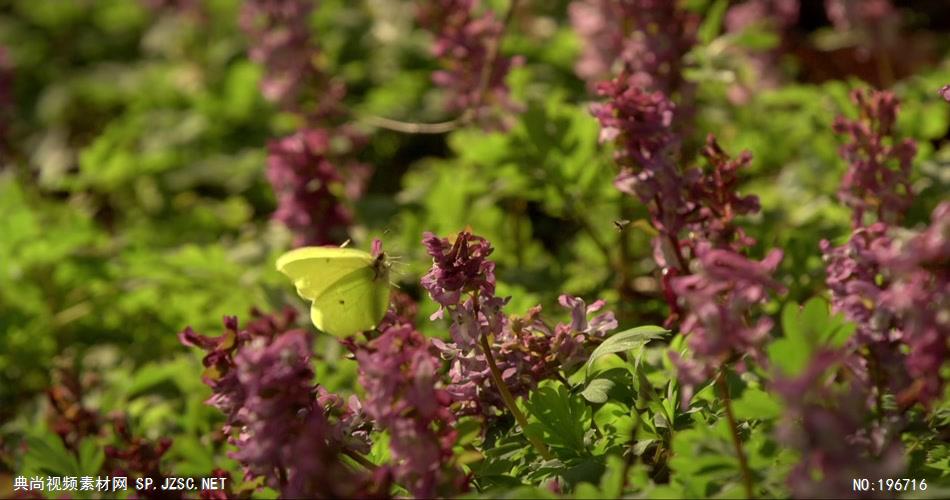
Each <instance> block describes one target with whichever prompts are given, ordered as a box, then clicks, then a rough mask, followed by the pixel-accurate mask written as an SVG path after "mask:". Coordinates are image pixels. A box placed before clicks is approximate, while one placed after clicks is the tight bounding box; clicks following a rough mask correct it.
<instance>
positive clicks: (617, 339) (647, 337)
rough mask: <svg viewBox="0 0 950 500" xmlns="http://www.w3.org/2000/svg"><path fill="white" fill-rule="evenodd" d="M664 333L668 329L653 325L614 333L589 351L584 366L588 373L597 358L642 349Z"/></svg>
mask: <svg viewBox="0 0 950 500" xmlns="http://www.w3.org/2000/svg"><path fill="white" fill-rule="evenodd" d="M664 333H668V330H666V329H664V328H662V327H659V326H654V325H646V326H638V327H636V328H631V329H630V330H626V331H623V332H620V333H615V334H613V335H611V336H610V337H608V338H607V340H605V341H604V342H603V343H602V344H600V345H599V346H597V348H596V349H594V352H592V353H591V355H590V359H588V360H587V363H586V364H585V365H584V368H585V370H587V373H588V375H589V374H590V366H591V364H592V363H593V362H594V361H595V360H596V359H597V358H599V357H601V356H606V355H608V354H615V353H618V352H626V351H630V350H633V349H642V348H643V346H645V345H646V344H647V342H650V341H651V340H656V339H659V338H661V337H662V336H663V334H664Z"/></svg>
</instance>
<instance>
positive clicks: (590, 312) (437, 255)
mask: <svg viewBox="0 0 950 500" xmlns="http://www.w3.org/2000/svg"><path fill="white" fill-rule="evenodd" d="M423 241H424V243H425V246H426V248H427V249H428V252H429V255H431V256H432V261H433V265H432V269H431V270H430V271H429V273H428V274H426V276H425V277H424V278H423V280H422V283H423V287H424V288H426V290H427V291H428V292H429V295H430V296H431V297H432V298H433V299H434V300H435V301H436V302H438V303H439V304H440V306H441V307H440V310H439V311H438V312H436V313H435V314H434V315H433V316H432V319H437V318H440V317H442V316H444V314H445V313H446V312H447V313H448V314H449V317H450V319H451V326H450V332H451V334H452V341H450V342H443V341H441V340H433V344H434V345H435V346H436V347H437V348H438V349H439V351H440V352H441V353H442V356H443V357H444V358H446V359H448V360H449V361H450V363H451V366H450V368H449V379H450V384H449V386H448V387H447V390H448V392H449V393H450V394H451V395H452V397H453V399H454V400H455V401H456V402H457V408H458V411H459V412H461V413H465V414H473V413H480V414H484V415H491V414H492V413H493V411H494V409H498V408H503V407H504V402H503V400H502V398H501V395H500V394H499V393H498V391H497V389H496V388H495V387H494V386H493V385H492V380H491V372H490V367H489V364H488V360H487V359H486V357H485V353H483V352H481V351H480V350H479V349H478V347H477V344H478V341H479V339H480V338H481V336H483V335H485V336H490V338H491V339H492V342H491V355H492V357H493V359H494V361H495V363H496V365H497V367H498V370H499V371H500V372H501V379H502V382H503V383H504V384H505V386H506V387H507V388H508V389H509V391H510V392H511V393H512V395H514V396H520V395H525V394H527V393H528V392H529V391H530V390H531V389H533V388H535V387H536V386H537V384H538V383H539V382H540V381H542V380H545V379H549V378H552V377H555V376H558V374H559V370H570V369H572V368H575V367H576V366H578V365H579V364H581V363H582V362H583V361H584V360H585V359H587V356H588V355H589V354H590V352H591V351H592V350H593V349H594V348H595V347H596V346H597V344H599V343H600V342H602V341H603V339H604V338H605V337H606V336H607V333H608V332H610V331H612V330H614V329H616V328H617V320H616V319H615V318H614V315H613V313H611V312H605V313H601V314H596V313H597V312H598V311H600V310H601V309H602V308H603V307H604V302H603V301H597V302H594V303H593V304H591V305H589V306H588V305H587V304H586V303H585V302H584V301H583V300H581V299H579V298H576V297H571V296H568V295H562V296H561V297H560V298H559V300H558V301H559V303H560V304H561V305H562V306H563V307H565V308H567V309H568V310H570V311H571V322H570V323H567V324H557V325H555V326H554V327H551V326H550V325H549V324H548V323H547V322H545V321H544V320H543V319H542V318H541V307H540V306H536V307H534V308H532V309H531V310H530V311H529V312H528V313H527V314H526V315H525V316H523V317H513V318H508V317H506V316H505V315H504V314H503V312H502V311H501V308H502V306H504V304H505V303H506V302H507V299H500V298H498V297H495V295H494V292H495V276H494V266H495V265H494V263H493V262H491V261H490V260H488V259H487V257H488V256H489V255H490V254H491V251H492V247H491V244H490V243H488V241H486V240H485V239H484V238H481V237H478V236H474V235H472V234H471V233H468V232H462V233H459V234H458V236H457V237H456V239H455V241H454V242H450V241H449V240H448V239H445V238H439V237H437V236H435V235H433V234H431V233H427V234H426V235H425V239H424V240H423ZM466 295H467V297H466Z"/></svg>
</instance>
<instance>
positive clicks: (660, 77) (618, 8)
mask: <svg viewBox="0 0 950 500" xmlns="http://www.w3.org/2000/svg"><path fill="white" fill-rule="evenodd" d="M569 8H570V18H571V23H572V24H573V25H574V29H575V30H576V31H577V33H578V35H580V37H581V39H582V40H583V41H584V52H583V54H582V56H581V59H580V61H578V64H577V67H576V71H577V73H578V75H579V76H580V77H581V78H584V79H585V80H587V81H588V82H591V83H593V82H597V81H601V80H604V79H607V78H610V77H611V76H614V75H616V74H618V73H619V74H621V75H622V76H621V77H620V78H623V79H625V80H629V82H628V83H629V85H631V86H633V87H638V88H644V89H649V90H658V91H661V92H664V93H665V94H666V95H668V96H671V95H672V94H673V93H674V92H677V91H680V90H682V89H681V86H682V84H683V81H682V76H681V74H680V71H681V67H682V60H683V56H684V55H685V54H686V53H687V52H688V51H689V50H690V49H691V48H692V46H693V44H694V43H695V38H696V30H697V28H698V26H699V22H698V18H697V17H696V16H694V15H693V14H691V13H689V12H688V11H686V10H684V9H683V8H681V7H680V6H679V2H671V1H668V0H619V1H617V0H575V1H574V2H573V3H572V4H571V6H570V7H569ZM618 65H619V68H618V67H617V66H618Z"/></svg>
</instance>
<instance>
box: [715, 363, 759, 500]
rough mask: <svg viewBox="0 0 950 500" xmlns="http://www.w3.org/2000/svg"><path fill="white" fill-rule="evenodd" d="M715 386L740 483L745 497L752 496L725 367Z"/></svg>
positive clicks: (749, 472)
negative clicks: (720, 399) (726, 425)
mask: <svg viewBox="0 0 950 500" xmlns="http://www.w3.org/2000/svg"><path fill="white" fill-rule="evenodd" d="M716 386H717V387H718V388H719V395H720V397H722V403H723V406H724V407H725V409H726V421H727V422H728V423H729V432H730V433H731V434H732V445H733V446H734V447H735V449H736V456H737V457H738V458H739V469H740V470H741V471H742V484H743V486H744V487H745V494H746V497H747V498H754V497H755V495H754V494H753V488H752V472H751V471H750V470H749V462H748V460H747V459H746V456H745V452H744V451H743V450H742V441H741V440H740V439H739V428H738V426H737V425H736V416H735V414H734V413H733V412H732V399H731V398H730V397H729V383H728V381H726V370H725V368H724V369H723V370H722V372H721V373H720V374H719V377H717V378H716Z"/></svg>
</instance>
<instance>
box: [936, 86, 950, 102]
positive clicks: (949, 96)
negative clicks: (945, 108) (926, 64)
mask: <svg viewBox="0 0 950 500" xmlns="http://www.w3.org/2000/svg"><path fill="white" fill-rule="evenodd" d="M937 94H938V95H939V96H940V97H943V100H944V101H947V102H950V85H944V86H943V87H940V90H938V91H937Z"/></svg>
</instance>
